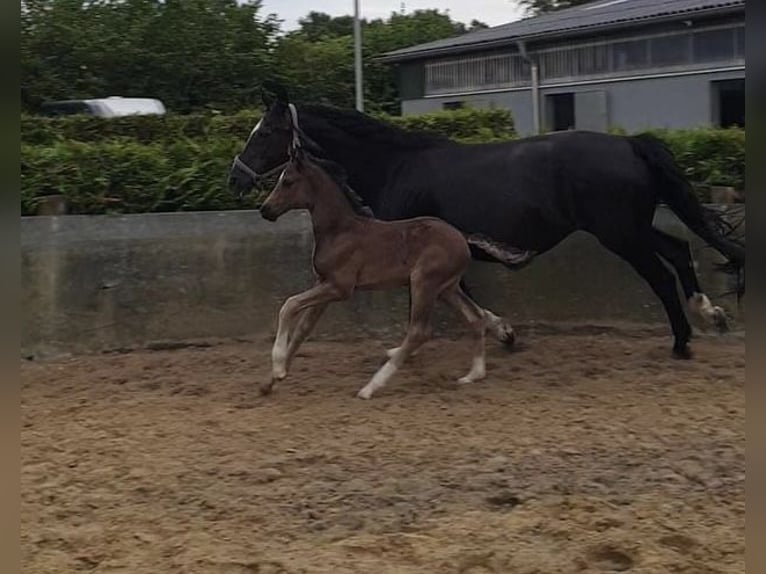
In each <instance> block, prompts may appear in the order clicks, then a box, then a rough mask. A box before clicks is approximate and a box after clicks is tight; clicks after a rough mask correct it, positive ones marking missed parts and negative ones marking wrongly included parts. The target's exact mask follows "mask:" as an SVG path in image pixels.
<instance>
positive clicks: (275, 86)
mask: <svg viewBox="0 0 766 574" xmlns="http://www.w3.org/2000/svg"><path fill="white" fill-rule="evenodd" d="M263 87H264V88H265V89H266V90H268V91H269V92H271V93H272V94H274V95H275V96H276V101H277V103H279V104H283V105H285V106H286V105H287V104H288V103H290V98H289V96H288V95H287V89H286V88H285V87H284V86H283V85H282V84H280V83H279V82H275V81H273V80H266V81H265V82H263Z"/></svg>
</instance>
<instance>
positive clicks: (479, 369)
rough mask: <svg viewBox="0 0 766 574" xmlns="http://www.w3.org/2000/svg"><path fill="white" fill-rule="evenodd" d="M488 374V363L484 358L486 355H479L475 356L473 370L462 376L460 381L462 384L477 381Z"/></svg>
mask: <svg viewBox="0 0 766 574" xmlns="http://www.w3.org/2000/svg"><path fill="white" fill-rule="evenodd" d="M486 376H487V364H486V362H485V360H484V355H479V356H478V357H474V358H473V364H472V365H471V371H470V372H469V373H468V374H467V375H466V376H465V377H461V378H460V379H459V380H458V382H459V383H461V384H466V383H475V382H476V381H480V380H481V379H483V378H484V377H486Z"/></svg>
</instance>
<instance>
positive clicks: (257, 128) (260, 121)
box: [245, 118, 263, 145]
mask: <svg viewBox="0 0 766 574" xmlns="http://www.w3.org/2000/svg"><path fill="white" fill-rule="evenodd" d="M262 123H263V118H261V119H260V120H258V123H257V124H255V127H254V128H253V131H251V132H250V135H249V136H248V138H247V141H248V142H250V140H251V139H253V136H254V135H255V132H257V131H258V130H259V129H260V127H261V124H262ZM245 145H247V144H245Z"/></svg>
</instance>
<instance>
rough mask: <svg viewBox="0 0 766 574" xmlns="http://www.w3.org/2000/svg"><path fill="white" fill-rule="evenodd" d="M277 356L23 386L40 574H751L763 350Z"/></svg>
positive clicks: (59, 372) (65, 371)
mask: <svg viewBox="0 0 766 574" xmlns="http://www.w3.org/2000/svg"><path fill="white" fill-rule="evenodd" d="M524 342H525V345H524V347H523V348H522V349H521V350H520V351H518V352H515V353H508V352H506V351H504V350H503V349H501V348H499V347H498V346H497V345H496V344H495V343H493V342H491V343H490V344H489V345H488V348H489V360H488V367H489V377H488V378H487V380H486V381H484V382H481V383H476V384H474V385H465V386H459V385H457V384H456V383H455V381H456V379H457V378H458V377H459V376H462V375H464V374H465V372H466V371H467V369H468V367H469V366H470V349H469V344H468V342H467V341H448V340H439V341H435V342H432V343H430V344H429V345H428V346H427V347H426V348H425V349H424V350H423V351H422V352H421V354H420V355H419V356H417V357H415V358H414V359H413V360H412V364H411V365H410V366H409V367H408V368H407V369H405V370H403V371H401V372H400V373H399V374H398V375H397V376H396V377H395V378H394V380H393V381H392V383H391V385H390V386H389V387H387V388H386V389H384V390H383V391H382V392H381V393H380V394H379V395H377V396H376V397H375V398H374V399H373V400H372V401H369V402H365V401H360V400H358V399H356V398H354V396H353V395H354V393H355V392H356V391H357V390H358V389H359V388H360V387H361V386H362V385H363V384H364V383H365V382H366V380H367V379H368V377H369V376H370V375H372V373H373V372H374V370H375V369H376V368H377V367H378V366H379V365H380V364H381V363H382V361H383V360H384V350H385V349H386V348H387V347H388V346H392V345H393V344H394V343H396V341H394V340H392V341H385V342H384V341H360V342H355V343H331V342H314V343H307V344H306V346H305V348H304V350H303V351H302V353H301V355H300V356H299V358H298V359H297V360H296V362H295V364H294V368H293V372H292V374H291V377H290V378H289V379H288V380H287V381H286V382H285V383H283V384H282V385H281V386H280V387H278V388H277V390H276V391H275V393H274V394H273V395H272V396H270V397H265V398H262V397H260V396H258V394H257V388H256V387H257V383H258V382H260V381H261V380H263V377H267V376H268V372H269V347H270V342H269V341H265V340H264V341H258V342H255V343H227V344H221V345H216V346H212V347H208V348H187V349H180V350H165V351H138V352H133V353H127V354H110V355H93V356H85V357H77V358H67V359H60V360H57V361H53V362H47V363H31V362H25V363H24V364H23V365H22V370H21V371H22V379H23V391H22V408H23V425H24V426H23V432H22V449H23V451H22V474H21V478H22V488H23V497H22V549H23V557H24V570H23V571H24V572H26V573H28V574H31V573H43V572H46V573H47V572H50V573H54V572H55V573H66V572H78V571H92V572H99V573H101V572H123V573H128V572H130V573H134V574H143V573H155V574H162V573H166V572H177V573H197V572H200V573H211V574H219V573H220V574H254V573H257V574H276V573H302V572H305V573H338V574H344V573H352V572H364V573H367V572H369V573H430V572H434V573H441V572H445V573H456V574H457V573H460V574H485V573H514V574H533V573H534V574H558V573H561V574H566V573H574V572H578V573H579V572H594V573H600V572H630V573H657V574H666V573H671V574H672V573H689V574H713V573H735V572H736V573H738V574H739V573H741V572H744V569H745V562H744V550H745V543H744V535H745V499H744V478H745V428H744V419H745V396H744V382H745V343H744V339H743V338H741V337H739V338H738V337H731V338H723V339H718V338H712V337H711V338H706V337H705V338H701V339H697V340H695V342H694V350H695V352H696V357H697V358H696V360H694V361H690V362H680V361H675V360H673V359H671V358H670V356H669V355H670V353H669V349H670V344H669V340H668V338H667V337H662V336H657V335H656V334H650V335H647V334H646V333H625V332H622V333H618V332H605V333H601V334H598V333H580V334H578V335H576V336H575V335H573V334H548V335H536V336H534V335H529V336H527V337H526V338H525V340H524Z"/></svg>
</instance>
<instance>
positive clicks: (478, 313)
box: [442, 287, 488, 383]
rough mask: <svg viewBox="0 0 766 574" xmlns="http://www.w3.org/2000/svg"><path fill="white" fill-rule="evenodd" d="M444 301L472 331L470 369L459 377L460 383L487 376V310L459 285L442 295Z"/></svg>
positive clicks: (471, 381)
mask: <svg viewBox="0 0 766 574" xmlns="http://www.w3.org/2000/svg"><path fill="white" fill-rule="evenodd" d="M442 298H443V299H444V302H445V303H447V304H448V305H449V306H450V307H452V308H453V309H455V310H456V311H457V312H458V313H459V314H460V315H461V316H462V317H463V319H464V320H465V321H466V323H468V326H469V327H470V329H471V331H472V332H473V337H474V345H473V361H472V363H471V370H470V372H469V373H468V374H467V375H466V376H465V377H461V378H460V379H459V381H458V382H460V383H473V382H475V381H479V380H481V379H483V378H484V377H486V376H487V367H486V361H485V356H484V353H485V352H484V339H485V333H486V330H487V323H488V320H487V316H486V313H487V311H486V310H485V309H482V308H481V307H479V306H478V305H477V304H476V303H474V301H473V300H472V299H471V298H470V297H468V295H466V294H465V293H464V292H463V291H462V290H461V289H460V287H456V288H454V289H450V290H448V291H447V292H445V293H444V294H443V295H442Z"/></svg>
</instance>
